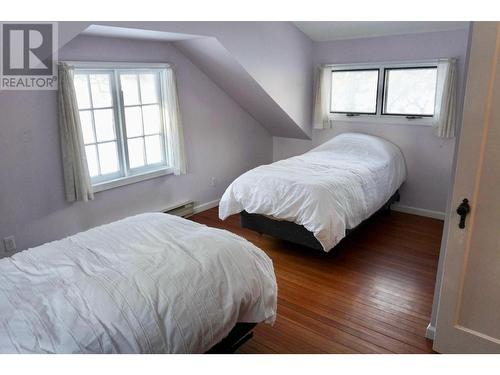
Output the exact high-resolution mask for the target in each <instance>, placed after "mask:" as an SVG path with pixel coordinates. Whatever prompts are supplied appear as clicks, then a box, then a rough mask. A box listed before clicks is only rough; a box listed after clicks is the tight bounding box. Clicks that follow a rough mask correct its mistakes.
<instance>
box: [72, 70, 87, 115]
mask: <svg viewBox="0 0 500 375" xmlns="http://www.w3.org/2000/svg"><path fill="white" fill-rule="evenodd" d="M73 82H74V85H75V92H76V101H77V102H78V108H79V109H82V108H90V95H89V86H88V83H87V75H86V74H75V77H74V78H73Z"/></svg>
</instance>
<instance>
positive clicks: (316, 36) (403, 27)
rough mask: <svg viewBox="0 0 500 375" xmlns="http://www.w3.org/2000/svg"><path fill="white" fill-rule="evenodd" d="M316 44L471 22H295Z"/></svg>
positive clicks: (442, 28)
mask: <svg viewBox="0 0 500 375" xmlns="http://www.w3.org/2000/svg"><path fill="white" fill-rule="evenodd" d="M294 24H295V26H297V27H298V28H299V29H300V30H302V32H304V34H306V35H307V36H309V38H311V39H312V40H313V41H315V42H326V41H329V40H339V39H354V38H366V37H374V36H384V35H399V34H416V33H425V32H433V31H449V30H458V29H465V28H467V27H468V25H469V22H458V21H456V22H455V21H449V22H444V21H330V22H324V21H321V22H320V21H318V22H315V21H302V22H294Z"/></svg>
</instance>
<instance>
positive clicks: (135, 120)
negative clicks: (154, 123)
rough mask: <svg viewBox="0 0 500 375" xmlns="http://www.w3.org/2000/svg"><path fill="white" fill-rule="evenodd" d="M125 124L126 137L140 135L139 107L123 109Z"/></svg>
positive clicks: (140, 119) (140, 117)
mask: <svg viewBox="0 0 500 375" xmlns="http://www.w3.org/2000/svg"><path fill="white" fill-rule="evenodd" d="M125 124H126V126H127V137H128V138H132V137H137V136H140V135H142V115H141V108H140V107H129V108H125Z"/></svg>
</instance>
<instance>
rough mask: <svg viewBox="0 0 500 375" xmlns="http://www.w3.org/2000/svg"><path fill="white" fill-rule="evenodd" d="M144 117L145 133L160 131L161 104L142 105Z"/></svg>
mask: <svg viewBox="0 0 500 375" xmlns="http://www.w3.org/2000/svg"><path fill="white" fill-rule="evenodd" d="M142 116H143V118H144V134H158V133H160V126H161V117H160V106H159V105H146V106H144V107H142Z"/></svg>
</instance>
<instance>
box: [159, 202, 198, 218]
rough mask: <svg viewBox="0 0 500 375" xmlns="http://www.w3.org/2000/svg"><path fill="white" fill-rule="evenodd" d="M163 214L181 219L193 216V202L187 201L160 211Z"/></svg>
mask: <svg viewBox="0 0 500 375" xmlns="http://www.w3.org/2000/svg"><path fill="white" fill-rule="evenodd" d="M162 212H163V213H165V214H171V215H176V216H181V217H189V216H191V215H193V214H194V202H192V201H187V202H184V203H180V204H177V205H175V206H172V207H169V208H166V209H164V210H163V211H162Z"/></svg>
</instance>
